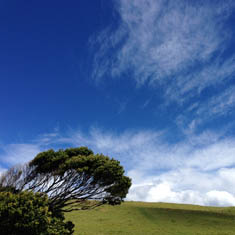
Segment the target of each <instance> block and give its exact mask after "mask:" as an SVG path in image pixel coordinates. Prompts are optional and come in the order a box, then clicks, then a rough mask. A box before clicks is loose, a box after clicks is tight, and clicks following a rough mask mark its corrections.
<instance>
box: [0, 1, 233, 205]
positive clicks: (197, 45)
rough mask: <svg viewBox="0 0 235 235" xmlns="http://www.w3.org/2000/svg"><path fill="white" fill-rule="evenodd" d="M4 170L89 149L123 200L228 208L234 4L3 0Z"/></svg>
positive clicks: (0, 125) (0, 127)
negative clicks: (111, 174)
mask: <svg viewBox="0 0 235 235" xmlns="http://www.w3.org/2000/svg"><path fill="white" fill-rule="evenodd" d="M0 15H1V20H0V35H1V37H0V51H1V53H0V81H1V86H0V107H1V111H0V114H1V115H0V171H1V172H3V171H4V170H6V169H8V168H9V167H10V166H12V165H14V164H19V163H24V162H27V161H29V160H31V159H32V158H33V157H34V156H35V155H36V154H37V153H39V152H40V151H43V150H46V149H49V148H54V149H59V148H66V147H72V146H83V145H85V146H88V147H90V148H91V149H93V150H94V151H95V152H98V153H104V154H107V155H109V156H111V157H114V158H116V159H118V160H120V161H121V164H122V165H123V166H124V167H125V169H126V174H127V175H128V176H130V177H131V178H132V181H133V185H132V187H131V190H130V192H129V194H128V197H127V199H128V200H141V201H164V202H176V203H193V204H200V205H219V206H227V205H233V206H234V205H235V187H234V185H235V132H234V130H235V129H234V128H235V121H234V120H235V111H234V110H235V109H234V107H235V46H234V45H235V39H234V38H235V37H234V36H235V26H234V25H235V4H234V2H233V1H230V0H226V1H222V0H221V1H219V0H218V1H216V0H215V1H212V0H205V1H192V0H187V1H186V0H178V1H175V0H174V1H173V0H168V1H167V0H158V1H156V0H133V1H128V0H112V1H104V0H96V1H92V2H88V1H85V0H81V1H75V0H74V1H73V0H71V1H69V2H65V1H60V0H57V1H16V0H12V1H5V0H3V1H1V3H0Z"/></svg>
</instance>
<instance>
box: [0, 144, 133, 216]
mask: <svg viewBox="0 0 235 235" xmlns="http://www.w3.org/2000/svg"><path fill="white" fill-rule="evenodd" d="M130 186H131V180H130V178H128V177H127V176H124V169H123V167H122V166H121V165H120V162H119V161H117V160H115V159H113V158H112V159H110V158H109V157H107V156H104V155H102V154H94V153H93V152H92V151H91V150H90V149H88V148H86V147H79V148H69V149H66V150H59V151H54V150H48V151H45V152H41V153H39V154H38V155H37V156H36V157H35V158H34V159H33V160H32V161H30V162H29V163H28V164H25V165H23V166H15V167H13V168H11V169H9V170H8V171H7V172H6V173H5V174H3V175H2V176H1V177H0V191H8V192H9V191H10V192H12V193H19V192H23V191H26V190H27V191H31V192H34V193H41V194H46V195H47V196H48V204H49V210H50V211H52V212H53V213H63V212H69V211H72V210H85V209H91V208H95V207H97V206H100V205H102V204H105V203H108V204H111V205H116V204H120V203H121V202H122V201H123V199H124V198H125V197H126V195H127V193H128V190H129V188H130Z"/></svg>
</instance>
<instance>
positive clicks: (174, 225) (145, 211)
mask: <svg viewBox="0 0 235 235" xmlns="http://www.w3.org/2000/svg"><path fill="white" fill-rule="evenodd" d="M66 218H67V219H69V220H71V221H73V223H75V225H76V229H75V235H77V234H79V235H116V234H126V235H151V234H154V235H156V234H159V235H235V208H232V207H227V208H218V207H201V206H193V205H179V204H168V203H144V202H124V203H123V204H122V205H120V206H115V207H113V206H102V207H99V208H97V209H95V210H91V211H76V212H71V213H69V214H67V216H66Z"/></svg>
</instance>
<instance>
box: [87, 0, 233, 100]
mask: <svg viewBox="0 0 235 235" xmlns="http://www.w3.org/2000/svg"><path fill="white" fill-rule="evenodd" d="M114 2H115V3H116V6H117V7H116V10H117V12H118V13H119V16H120V23H119V26H118V28H117V29H116V30H111V29H106V30H104V31H103V32H101V33H100V34H99V35H98V36H97V35H96V37H94V38H93V39H92V40H91V41H92V42H93V43H95V45H98V46H99V50H98V52H97V53H96V54H95V56H94V67H93V77H94V78H96V79H100V78H102V77H104V76H105V75H108V76H109V77H110V76H112V77H119V76H121V75H124V74H132V77H133V78H134V79H135V80H136V82H137V84H139V85H140V84H143V83H146V82H148V83H149V84H154V85H156V84H158V85H159V84H161V85H162V84H167V89H166V91H165V92H166V95H167V97H169V94H171V97H170V98H173V99H175V100H179V97H180V98H181V99H185V98H186V97H185V94H187V95H188V96H189V97H191V96H192V94H196V93H200V92H201V91H202V90H203V89H204V88H206V87H208V86H211V85H214V84H215V83H218V82H223V81H224V80H225V79H230V76H231V75H232V74H234V72H235V67H234V57H233V56H231V57H228V58H224V57H223V52H224V51H226V49H227V48H226V45H227V43H229V42H231V37H232V33H231V31H230V30H229V28H228V27H226V20H227V19H228V17H229V16H230V14H231V13H232V9H233V7H234V3H233V2H232V1H223V2H221V1H214V2H213V3H212V2H211V1H197V2H192V1H165V0H161V1H154V0H147V1H146V0H145V1H144V0H134V1H127V0H119V1H114ZM192 92H193V93H192Z"/></svg>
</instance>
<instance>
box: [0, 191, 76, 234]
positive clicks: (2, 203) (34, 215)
mask: <svg viewBox="0 0 235 235" xmlns="http://www.w3.org/2000/svg"><path fill="white" fill-rule="evenodd" d="M73 227H74V225H73V224H72V223H71V222H64V217H63V214H60V215H59V214H58V215H55V214H53V213H52V212H51V211H50V210H49V202H48V197H47V196H46V195H43V194H39V193H36V194H34V193H33V192H27V191H25V192H20V193H17V194H14V193H11V192H1V193H0V229H1V235H21V234H22V235H23V234H24V235H25V234H26V235H27V234H34V235H52V234H54V235H58V234H62V235H67V234H68V235H69V234H73Z"/></svg>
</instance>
